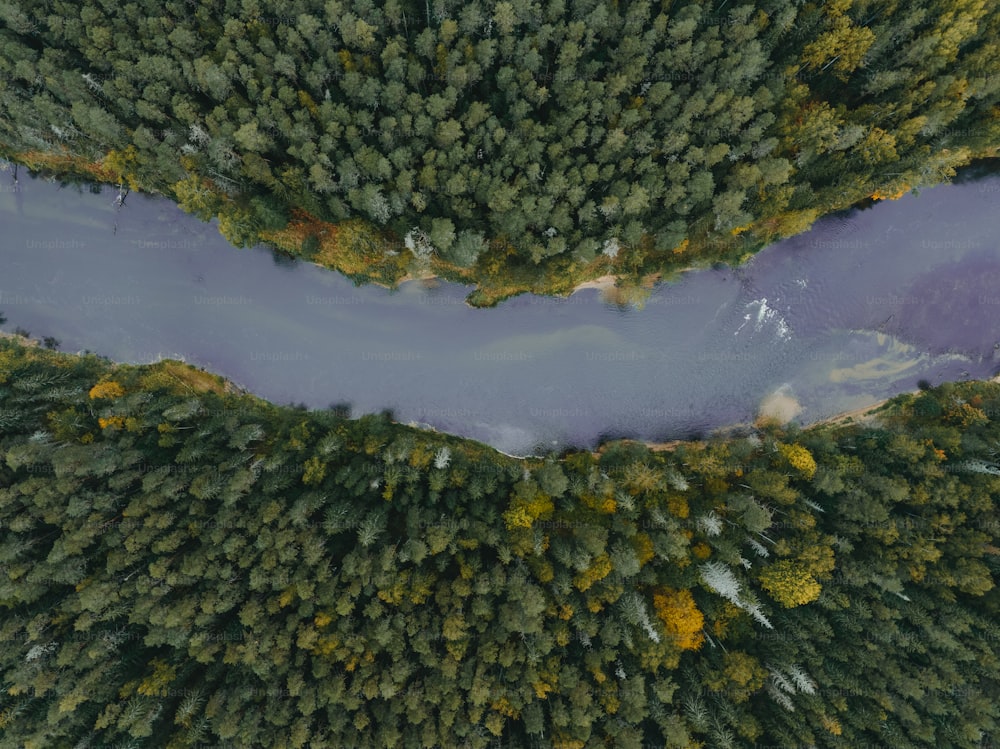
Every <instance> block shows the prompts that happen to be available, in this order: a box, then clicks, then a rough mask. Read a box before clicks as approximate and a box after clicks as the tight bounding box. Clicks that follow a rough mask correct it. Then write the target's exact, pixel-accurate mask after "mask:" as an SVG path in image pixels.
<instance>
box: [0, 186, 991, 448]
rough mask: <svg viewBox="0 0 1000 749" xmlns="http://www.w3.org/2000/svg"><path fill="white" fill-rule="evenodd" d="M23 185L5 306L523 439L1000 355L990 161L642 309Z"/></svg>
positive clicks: (655, 428) (45, 323) (702, 422)
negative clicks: (252, 244) (357, 271)
mask: <svg viewBox="0 0 1000 749" xmlns="http://www.w3.org/2000/svg"><path fill="white" fill-rule="evenodd" d="M8 177H9V175H3V174H0V181H2V180H7V179H8ZM984 187H989V188H991V189H989V190H987V189H984ZM20 188H21V189H20V190H19V191H18V192H13V191H11V190H6V191H0V216H2V220H3V224H4V231H3V233H2V235H0V310H2V311H3V312H4V314H5V315H6V316H7V318H8V322H7V324H6V326H4V329H6V330H12V329H13V328H14V327H15V326H20V327H23V328H27V329H28V330H30V331H31V332H32V333H33V334H35V335H36V336H43V335H51V336H54V337H56V338H57V339H59V340H60V341H61V342H62V348H63V349H64V350H69V351H79V350H83V349H89V350H91V351H95V352H98V353H101V354H105V355H107V356H109V357H111V358H113V359H117V360H122V361H131V362H148V361H154V360H156V359H157V358H159V357H173V358H183V359H185V360H186V361H188V362H190V363H193V364H197V365H200V366H204V367H206V368H208V369H211V370H213V371H217V372H219V373H221V374H224V375H226V376H228V377H230V378H232V379H233V380H235V381H236V382H238V383H240V384H241V385H243V386H245V387H247V388H248V389H250V390H252V391H253V392H256V393H258V394H260V395H262V396H264V397H267V398H269V399H271V400H274V401H277V402H285V403H287V402H296V403H298V402H303V403H306V404H308V405H310V406H314V407H326V406H328V405H330V404H331V403H344V402H346V403H350V404H351V406H352V407H353V412H354V413H355V414H359V413H364V412H374V411H379V410H382V409H385V408H391V409H392V410H393V411H394V412H395V414H396V417H397V419H399V420H400V421H403V422H410V421H413V422H419V423H422V424H429V425H432V426H434V427H435V428H438V429H442V430H445V431H450V432H454V433H457V434H461V435H466V436H470V437H474V438H476V439H480V440H483V441H485V442H488V443H490V444H492V445H494V446H496V447H498V448H500V449H502V450H505V451H507V452H511V453H521V454H523V453H526V452H530V451H541V450H547V449H550V448H553V447H561V446H565V445H568V444H574V445H593V444H595V443H596V441H597V440H598V439H599V438H600V437H601V436H602V435H605V436H632V437H639V438H646V439H652V440H662V439H669V438H673V437H683V436H688V435H691V434H704V433H707V432H709V431H711V430H712V429H714V428H716V427H719V426H722V425H726V424H732V423H738V422H747V421H752V420H753V419H754V418H755V416H756V414H757V413H758V410H759V409H761V408H762V407H764V410H765V411H766V410H767V408H768V407H771V408H777V409H778V410H777V412H778V413H780V414H785V415H788V414H791V413H793V412H794V413H795V418H796V419H797V420H799V421H802V422H809V421H815V420H818V419H822V418H825V417H828V416H830V415H832V414H834V413H837V412H838V411H841V410H848V409H851V408H855V407H857V406H859V405H866V404H867V403H871V402H874V401H875V400H878V399H881V398H884V397H887V396H889V395H892V394H895V393H897V392H901V391H906V390H911V389H914V388H915V387H916V383H917V381H918V379H921V378H926V379H928V380H930V381H932V382H939V381H942V380H945V379H960V378H961V377H963V376H973V377H986V376H990V375H992V374H993V372H994V371H995V369H996V366H997V365H996V358H997V354H998V353H1000V352H998V350H997V349H995V348H994V345H995V344H997V343H998V342H1000V291H997V290H995V289H997V288H1000V284H997V283H996V282H997V281H998V280H1000V251H998V239H997V238H998V237H1000V211H998V210H997V203H998V200H1000V178H997V177H989V178H987V179H986V180H985V181H981V182H971V183H966V184H961V185H953V186H945V187H939V188H935V189H932V190H926V191H923V192H922V193H921V195H920V196H919V197H917V196H905V197H904V198H902V199H901V200H899V201H896V202H891V203H887V204H884V205H879V206H876V207H874V208H872V209H870V210H865V211H854V212H851V213H846V214H840V215H837V216H834V217H830V218H828V219H825V220H823V221H821V222H819V223H818V224H817V227H816V228H815V229H814V230H813V231H811V232H809V233H807V234H804V235H801V236H799V237H796V238H793V239H791V240H787V241H785V242H781V243H779V244H777V245H775V246H773V247H771V248H769V249H768V250H766V251H765V252H763V253H760V254H759V255H757V256H756V257H755V258H754V259H753V260H752V261H751V263H750V264H748V265H747V266H745V267H743V268H740V269H737V270H732V269H722V270H707V271H699V272H694V273H689V274H686V275H685V276H684V277H683V278H682V279H681V280H680V281H679V282H678V283H676V284H673V285H670V286H661V287H658V288H656V289H655V290H654V291H653V292H652V293H651V295H650V296H649V298H648V299H647V300H646V301H645V303H644V307H643V308H642V309H634V308H625V309H621V308H618V307H615V306H613V305H609V304H605V303H602V301H601V296H600V292H599V291H598V290H596V289H586V290H583V291H580V292H578V293H576V294H574V295H573V296H571V297H569V298H567V299H547V298H540V297H533V296H523V297H518V298H515V299H512V300H510V301H508V302H506V303H504V304H503V305H501V306H500V307H499V308H497V309H492V310H475V309H471V308H469V307H467V306H466V305H465V304H464V297H465V296H466V294H467V293H468V289H467V288H466V287H462V286H459V285H456V284H449V283H437V284H422V283H410V284H405V285H404V286H403V287H402V288H401V289H399V290H397V291H388V290H385V289H380V288H377V287H373V286H369V287H362V288H354V287H353V286H352V284H351V283H350V282H349V281H347V280H346V279H344V278H342V277H340V276H339V275H337V274H335V273H332V272H330V271H326V270H323V269H320V268H316V267H313V266H310V265H306V264H297V263H288V262H284V261H283V262H280V263H276V262H275V260H274V259H273V256H272V254H271V253H270V252H268V251H266V250H263V249H255V250H236V249H234V248H232V247H230V246H229V245H228V244H227V243H226V242H225V241H224V240H223V239H222V238H221V237H220V236H219V235H218V233H217V231H216V229H215V228H214V226H212V225H208V224H203V223H201V222H199V221H197V220H195V219H193V218H191V217H189V216H187V215H185V214H183V213H182V212H180V211H179V210H178V209H177V208H176V207H174V206H173V205H172V204H170V203H168V202H167V201H164V200H151V199H147V198H145V197H144V196H142V195H135V194H133V195H130V196H129V198H128V204H127V205H126V206H125V207H124V208H123V209H121V210H116V207H115V205H114V203H115V197H116V192H115V191H113V190H110V189H107V190H103V191H101V192H100V193H99V194H91V193H89V192H87V191H86V190H83V191H77V190H75V189H73V188H62V189H61V188H60V187H59V186H58V185H56V184H52V183H49V182H46V181H42V180H31V179H28V178H26V177H25V176H24V175H23V174H22V175H21V180H20ZM993 188H997V189H993ZM116 226H117V230H115V227H116ZM994 302H996V303H994ZM768 396H771V397H770V398H769V400H768V402H767V403H763V402H764V401H765V399H766V398H768Z"/></svg>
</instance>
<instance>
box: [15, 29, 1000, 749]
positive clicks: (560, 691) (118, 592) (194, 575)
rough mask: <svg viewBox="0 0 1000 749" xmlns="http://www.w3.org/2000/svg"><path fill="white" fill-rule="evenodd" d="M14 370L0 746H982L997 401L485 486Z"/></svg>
mask: <svg viewBox="0 0 1000 749" xmlns="http://www.w3.org/2000/svg"><path fill="white" fill-rule="evenodd" d="M94 28H96V27H95V26H91V27H90V29H91V30H93V29H94ZM28 343H30V342H29V341H27V340H26V339H23V338H19V337H8V338H3V339H0V572H2V574H0V640H2V641H3V646H2V647H0V673H2V680H3V689H2V691H0V747H23V748H29V749H30V748H35V749H48V748H50V747H80V748H81V749H82V748H83V747H91V748H92V749H94V748H96V747H112V746H114V747H167V748H170V749H181V748H182V747H199V746H200V747H204V746H217V747H222V746H227V747H228V746H232V747H241V748H242V747H268V748H272V747H310V748H316V749H320V748H322V747H331V748H334V747H337V748H339V747H347V746H350V747H359V748H360V747H414V748H416V747H427V748H430V747H482V748H483V749H487V748H488V747H517V748H518V749H521V748H523V747H562V748H567V749H568V748H570V747H573V748H576V749H590V748H593V749H597V748H598V747H600V748H602V749H604V748H606V747H623V748H624V747H630V748H633V749H641V748H643V747H653V746H655V747H671V748H672V747H676V748H678V749H680V748H682V747H753V746H757V747H761V746H773V747H777V746H780V747H807V746H809V747H831V748H843V749H856V748H857V747H862V746H867V747H883V746H884V747H893V748H894V749H907V748H910V747H934V748H935V749H970V748H973V747H986V746H995V745H996V743H997V742H998V741H1000V723H998V721H1000V690H998V686H1000V685H998V679H997V676H998V674H1000V663H998V647H1000V625H998V624H997V622H998V621H1000V606H998V604H1000V597H998V593H997V589H996V586H995V580H996V577H997V575H998V573H1000V548H998V545H997V531H998V526H1000V521H998V516H997V508H996V501H995V498H996V497H998V496H1000V419H998V417H1000V385H998V384H995V383H985V382H964V383H954V384H944V385H941V386H939V387H935V388H930V387H929V386H927V385H925V386H924V387H923V388H922V389H921V390H920V391H919V392H917V393H915V394H912V395H902V396H898V397H896V398H895V399H893V400H891V401H889V402H888V403H887V404H886V405H885V406H883V407H882V408H881V409H880V410H879V411H877V412H875V414H874V415H873V416H872V417H870V418H871V421H870V422H866V423H865V424H860V423H853V422H841V423H836V424H827V425H823V426H817V427H813V428H809V429H798V428H795V427H779V426H777V425H773V424H772V425H767V424H764V425H760V426H759V427H755V428H753V429H748V430H746V431H745V433H742V434H734V435H732V436H730V437H727V438H726V439H722V438H710V439H706V440H701V441H689V442H684V443H681V444H680V445H678V446H677V447H676V448H675V449H674V450H672V451H660V452H654V451H652V450H650V449H649V448H648V447H646V446H644V445H642V444H639V443H634V442H627V441H618V442H611V443H607V444H605V445H603V446H602V447H601V448H600V449H599V450H597V451H595V452H590V451H571V452H567V453H564V454H560V455H551V456H547V457H540V458H531V459H514V458H508V457H506V456H504V455H501V454H499V453H497V452H496V451H494V450H492V449H491V448H488V447H486V446H484V445H482V444H479V443H476V442H472V441H468V440H462V439H459V438H455V437H449V436H446V435H441V434H437V433H434V432H430V431H423V430H418V429H414V428H410V427H406V426H402V425H399V424H395V423H393V421H392V419H391V415H390V414H388V413H383V414H378V415H368V416H363V417H360V418H357V419H350V418H347V416H348V414H347V413H346V412H345V410H344V409H343V408H331V409H326V410H313V411H308V410H306V409H305V408H303V407H294V406H277V405H272V404H269V403H267V402H264V401H262V400H260V399H258V398H256V397H253V396H251V395H248V394H246V393H243V392H240V391H239V390H238V389H237V388H235V387H233V386H231V385H230V384H228V383H226V382H225V381H224V380H222V379H221V378H218V377H215V376H213V375H211V374H209V373H206V372H203V371H199V370H196V369H194V368H192V367H189V366H187V365H183V364H181V363H179V362H172V361H165V362H160V363H157V364H153V365H143V366H132V365H120V364H112V363H110V362H109V361H107V360H105V359H101V358H99V357H96V356H94V355H90V354H87V355H81V356H76V355H68V354H63V353H59V352H55V351H51V350H48V349H45V348H43V347H41V346H37V345H34V346H33V345H27V344H28Z"/></svg>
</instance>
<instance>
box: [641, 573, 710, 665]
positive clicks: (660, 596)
mask: <svg viewBox="0 0 1000 749" xmlns="http://www.w3.org/2000/svg"><path fill="white" fill-rule="evenodd" d="M653 608H654V609H655V610H656V615H657V616H659V617H660V619H661V620H662V621H663V625H664V628H665V629H666V630H667V635H668V636H669V637H670V638H671V639H672V640H673V642H674V644H675V645H677V647H678V648H680V649H681V650H697V649H698V648H700V647H701V646H702V643H704V642H705V635H704V634H702V627H704V626H705V617H704V616H703V615H702V613H701V611H699V610H698V606H697V604H695V602H694V597H693V596H692V595H691V591H689V590H671V589H670V588H661V589H660V590H659V591H657V592H656V593H654V594H653Z"/></svg>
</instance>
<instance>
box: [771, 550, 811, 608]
mask: <svg viewBox="0 0 1000 749" xmlns="http://www.w3.org/2000/svg"><path fill="white" fill-rule="evenodd" d="M758 579H759V580H760V584H761V587H762V588H764V590H766V591H767V592H768V593H769V594H770V596H771V597H772V598H773V599H774V600H775V601H777V602H778V603H780V604H781V605H782V606H784V607H785V608H786V609H790V608H794V607H795V606H801V605H802V604H804V603H811V602H812V601H815V600H816V599H817V598H819V594H820V592H821V591H822V590H823V586H821V585H820V584H819V583H818V582H817V581H816V578H815V577H813V576H812V574H811V573H810V572H809V571H808V570H807V569H805V568H804V567H802V566H801V565H798V564H796V563H795V562H792V561H791V560H788V559H782V560H781V561H779V562H775V563H774V564H771V565H768V566H767V567H766V568H765V569H764V571H763V572H761V573H760V577H759V578H758Z"/></svg>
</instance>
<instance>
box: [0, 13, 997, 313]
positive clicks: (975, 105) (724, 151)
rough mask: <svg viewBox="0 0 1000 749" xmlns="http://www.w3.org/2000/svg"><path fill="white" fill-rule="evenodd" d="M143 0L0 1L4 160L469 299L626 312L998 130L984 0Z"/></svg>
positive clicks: (991, 140) (887, 189)
mask: <svg viewBox="0 0 1000 749" xmlns="http://www.w3.org/2000/svg"><path fill="white" fill-rule="evenodd" d="M137 2H138V4H137V5H136V6H135V8H136V13H135V14H133V15H134V16H135V17H134V18H132V17H129V18H126V17H125V16H124V15H122V14H116V13H112V12H109V11H108V9H107V8H105V7H104V6H103V5H101V4H99V3H94V2H91V0H86V2H85V3H84V6H83V7H84V8H85V13H84V15H85V16H86V17H87V18H88V19H90V20H89V21H87V22H86V23H83V22H80V23H78V22H77V21H75V20H73V21H69V20H66V19H64V18H63V17H62V14H61V12H60V11H61V7H62V6H61V5H60V0H41V2H39V3H35V4H34V5H32V6H31V8H26V9H17V8H15V7H14V6H10V8H8V9H6V10H2V11H0V12H2V14H3V17H2V20H3V24H2V29H0V112H2V113H3V117H2V118H0V155H3V156H4V157H5V158H8V159H11V160H13V161H16V162H17V163H20V164H25V165H27V166H29V167H30V168H31V169H34V170H42V169H44V170H49V171H50V172H54V173H58V174H62V175H68V174H70V173H75V174H76V175H78V176H82V177H85V178H86V179H88V180H92V181H94V180H96V181H99V182H104V183H108V184H116V185H118V187H119V192H120V195H122V196H123V197H124V196H125V195H126V194H127V192H128V191H143V192H147V193H151V194H159V195H164V196H167V197H169V198H171V199H173V200H174V201H175V202H176V203H178V204H179V205H180V206H181V207H182V208H183V209H184V210H186V211H188V212H190V213H192V214H194V215H196V216H198V217H200V218H202V219H204V220H208V219H212V218H216V219H218V224H219V230H220V231H221V233H222V234H223V235H224V236H225V237H226V238H227V239H228V240H229V241H230V242H232V243H233V244H235V245H237V246H251V245H254V244H257V243H260V242H262V241H263V242H265V243H267V244H268V245H270V246H271V247H273V248H275V249H276V250H277V251H280V252H283V253H286V254H288V255H291V256H294V257H298V258H301V259H303V260H308V261H312V262H316V263H318V264H320V265H322V266H324V267H328V268H333V269H336V270H337V271H339V272H341V273H343V274H344V275H346V276H347V277H349V278H351V279H352V280H354V281H355V282H356V283H379V284H382V285H385V286H389V287H393V286H395V285H397V284H398V283H399V282H400V281H401V280H402V279H405V278H420V277H425V276H429V275H433V276H437V277H440V278H442V279H446V280H450V281H456V282H460V283H466V284H472V285H474V286H475V287H476V288H475V290H474V291H473V292H472V293H471V294H470V295H469V299H468V301H469V303H470V304H472V305H474V306H480V307H489V306H493V305H495V304H497V303H499V302H500V301H502V300H503V299H506V298H509V297H511V296H514V295H516V294H522V293H537V294H544V295H567V294H570V293H571V292H572V291H573V290H574V289H575V288H578V287H580V285H581V284H588V283H590V282H591V281H594V280H595V279H597V278H604V277H607V276H613V277H615V278H616V288H615V290H614V294H613V298H614V299H616V300H618V301H619V302H620V303H630V302H631V303H636V302H639V303H641V300H642V298H643V296H644V294H645V293H646V290H645V288H644V286H646V285H648V284H649V283H650V281H651V279H657V278H660V279H662V280H670V279H672V278H675V277H676V274H677V273H678V272H679V271H680V270H682V269H684V268H688V267H711V266H713V265H715V264H718V263H725V264H729V265H738V264H740V263H743V262H745V261H746V260H747V259H748V258H749V257H751V256H752V255H753V254H754V253H755V252H757V251H759V250H760V249H762V248H763V247H766V246H768V245H769V244H771V243H773V242H774V241H776V240H778V239H780V238H784V237H789V236H794V235H796V234H799V233H801V232H802V231H804V230H806V229H807V228H808V227H810V226H811V225H812V224H813V223H814V222H815V221H816V220H817V219H818V218H820V217H821V216H825V215H829V214H831V213H834V212H837V211H842V210H846V209H848V208H850V207H852V206H861V207H864V206H868V205H871V204H873V203H875V202H878V201H881V200H888V199H896V198H898V197H900V196H902V195H904V194H906V193H907V192H910V191H916V190H919V189H921V188H924V187H927V186H931V185H936V184H940V183H942V182H946V181H948V180H949V179H950V178H952V177H953V176H954V175H955V171H956V169H958V168H961V167H963V166H965V165H967V164H970V163H971V162H972V161H973V160H976V159H983V158H994V157H996V155H997V147H998V143H1000V117H998V112H1000V85H998V84H997V80H998V79H1000V75H998V73H1000V67H998V66H1000V63H998V62H997V59H996V55H995V54H993V52H994V50H993V46H992V44H993V40H995V39H996V38H997V37H998V36H1000V13H997V12H996V9H995V8H992V7H991V6H990V5H989V4H987V3H984V2H982V0H963V2H962V3H961V4H960V6H959V7H957V8H956V7H955V6H954V4H953V3H951V2H950V0H922V2H920V3H919V4H918V5H916V6H914V5H912V4H907V5H905V6H904V5H898V4H897V5H894V6H891V7H887V8H885V9H881V10H880V11H879V12H877V13H869V12H868V11H867V10H866V9H865V8H866V6H864V4H859V3H847V2H837V3H825V4H805V5H803V4H801V3H797V2H793V1H792V0H768V1H767V2H765V3H763V4H762V5H760V6H759V7H757V6H755V5H750V4H744V5H738V6H733V7H726V8H725V10H724V11H720V12H715V11H714V9H713V7H712V6H713V4H711V3H707V2H697V1H693V2H690V3H687V4H686V5H684V6H683V7H673V6H669V7H668V6H663V7H661V6H654V5H649V4H643V3H640V4H632V5H629V6H628V7H624V6H622V7H619V6H616V5H614V4H612V5H611V6H610V7H609V6H607V4H604V3H595V2H591V1H590V0H587V2H585V3H584V5H582V6H574V7H573V8H572V9H570V8H568V7H567V6H566V5H565V4H564V3H562V2H555V1H554V0H553V2H548V1H546V2H544V3H540V4H537V6H536V5H530V4H528V5H525V4H524V3H521V2H510V3H507V2H505V3H501V4H500V5H499V6H497V7H496V8H494V7H493V6H492V5H490V6H487V5H483V4H480V3H478V2H474V3H472V4H471V5H468V6H467V7H466V6H463V7H462V9H459V8H457V7H456V8H451V9H448V8H444V7H442V8H440V9H438V11H435V13H434V14H431V13H430V12H429V10H428V8H429V6H427V7H423V6H420V5H419V4H416V5H413V4H411V3H409V2H408V0H403V1H402V2H399V3H393V4H391V5H390V6H387V7H385V8H383V7H381V6H380V5H372V4H371V3H367V2H361V1H360V0H336V1H335V2H333V3H327V4H326V5H325V6H321V4H319V3H315V2H309V1H306V2H303V3H301V4H300V6H301V7H297V12H296V13H292V14H288V15H286V14H284V13H283V12H273V13H272V12H271V11H281V8H280V7H279V6H278V5H276V4H274V3H272V2H269V1H268V0H259V1H255V2H253V3H250V4H240V3H236V2H234V1H230V0H225V2H224V3H223V5H224V6H225V7H224V8H213V9H212V10H209V8H208V6H206V7H205V8H201V9H197V10H194V11H192V10H191V9H190V8H188V6H187V5H184V4H183V3H177V2H174V0H170V1H169V2H168V3H167V6H166V7H161V6H160V5H157V4H154V3H151V2H149V0H137ZM147 4H148V7H147ZM529 6H530V7H529ZM425 11H426V12H425ZM417 17H419V18H420V22H419V24H418V26H419V28H418V26H415V25H414V23H416V22H415V21H414V19H415V18H417ZM343 18H347V19H349V21H350V23H348V26H350V28H347V26H344V25H343V24H342V19H343ZM130 19H131V20H130ZM262 19H272V20H273V22H270V21H266V20H262ZM92 28H93V29H99V30H98V31H94V32H91V31H90V29H92ZM640 30H641V33H640Z"/></svg>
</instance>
